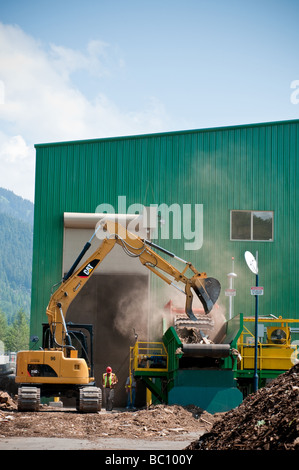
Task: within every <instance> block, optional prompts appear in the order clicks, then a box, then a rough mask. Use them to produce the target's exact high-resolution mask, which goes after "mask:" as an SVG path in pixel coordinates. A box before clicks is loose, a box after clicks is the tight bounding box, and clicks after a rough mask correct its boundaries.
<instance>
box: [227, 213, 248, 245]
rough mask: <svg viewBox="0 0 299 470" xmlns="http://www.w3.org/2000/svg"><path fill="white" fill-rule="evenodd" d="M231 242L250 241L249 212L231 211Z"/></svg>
mask: <svg viewBox="0 0 299 470" xmlns="http://www.w3.org/2000/svg"><path fill="white" fill-rule="evenodd" d="M231 237H232V240H250V239H251V214H250V211H232V233H231Z"/></svg>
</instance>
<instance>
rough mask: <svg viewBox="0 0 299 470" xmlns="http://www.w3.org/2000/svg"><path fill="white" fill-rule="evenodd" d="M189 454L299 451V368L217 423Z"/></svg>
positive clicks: (280, 377)
mask: <svg viewBox="0 0 299 470" xmlns="http://www.w3.org/2000/svg"><path fill="white" fill-rule="evenodd" d="M186 449H188V450H299V364H296V365H295V366H293V367H292V368H291V369H290V370H288V371H287V372H285V373H283V374H281V375H280V376H278V377H277V378H276V379H275V380H273V381H272V382H271V383H270V384H269V385H268V386H266V387H263V388H261V389H259V390H258V391H257V392H256V393H253V394H251V395H249V396H248V397H247V398H246V399H245V400H244V401H243V402H242V403H241V404H240V405H239V406H238V407H237V408H235V409H233V410H231V411H228V412H226V413H225V414H223V415H222V416H221V417H219V419H218V420H216V421H215V423H214V425H213V426H212V428H211V430H210V431H208V432H207V433H205V434H203V435H202V436H201V437H200V438H199V439H198V440H196V441H194V442H192V443H191V444H190V445H189V446H188V447H187V448H186Z"/></svg>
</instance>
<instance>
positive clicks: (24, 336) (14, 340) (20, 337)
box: [6, 309, 29, 352]
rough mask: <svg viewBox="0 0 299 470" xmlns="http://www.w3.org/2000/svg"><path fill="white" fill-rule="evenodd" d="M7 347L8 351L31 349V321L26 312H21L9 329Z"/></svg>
mask: <svg viewBox="0 0 299 470" xmlns="http://www.w3.org/2000/svg"><path fill="white" fill-rule="evenodd" d="M6 346H7V350H8V351H16V352H17V351H20V350H22V349H28V348H29V320H28V316H27V315H26V313H25V312H24V310H22V309H21V310H19V311H18V313H17V314H16V316H15V319H14V321H13V323H12V325H10V326H9V328H8V334H7V341H6Z"/></svg>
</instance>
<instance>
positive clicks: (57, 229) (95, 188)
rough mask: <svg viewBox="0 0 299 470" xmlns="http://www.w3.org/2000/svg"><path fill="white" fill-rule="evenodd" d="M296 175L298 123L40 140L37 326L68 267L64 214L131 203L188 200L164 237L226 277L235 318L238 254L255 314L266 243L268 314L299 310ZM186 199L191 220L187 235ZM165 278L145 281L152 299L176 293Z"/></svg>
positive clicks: (161, 300) (240, 277)
mask: <svg viewBox="0 0 299 470" xmlns="http://www.w3.org/2000/svg"><path fill="white" fill-rule="evenodd" d="M298 180H299V120H295V121H284V122H271V123H261V124H252V125H242V126H232V127H223V128H212V129H200V130H190V131H179V132H168V133H161V134H151V135H140V136H129V137H117V138H107V139H94V140H86V141H74V142H60V143H49V144H38V145H36V189H35V216H34V241H33V277H32V303H31V334H32V335H40V334H41V324H42V322H45V321H46V315H45V309H46V306H47V303H48V301H49V297H50V294H51V288H52V286H53V285H54V284H55V283H57V282H58V281H59V280H60V279H61V276H62V272H63V256H64V249H65V246H64V244H65V222H64V214H65V213H76V214H78V213H79V214H94V213H95V212H96V210H97V207H98V206H99V205H101V204H110V206H111V207H113V208H115V212H119V213H122V212H123V211H124V210H125V211H128V209H130V208H131V209H132V207H133V206H132V205H133V204H141V205H143V206H146V207H149V206H154V205H155V206H158V208H161V207H162V206H163V205H164V206H166V207H167V208H176V209H177V210H178V208H179V209H180V210H181V212H180V214H181V216H182V218H181V219H180V220H178V218H177V217H174V216H171V211H170V212H169V213H168V214H170V220H169V225H170V234H169V237H166V238H165V236H164V235H163V233H162V232H163V223H164V225H165V220H164V221H163V218H165V214H163V213H161V214H159V216H160V217H159V218H158V220H159V223H158V238H157V239H156V240H155V242H156V243H158V244H160V245H162V246H163V247H165V248H166V249H168V250H169V251H171V252H174V253H175V254H176V255H178V256H179V257H181V258H183V259H185V260H188V261H191V262H192V264H193V265H194V266H196V268H197V269H198V270H199V271H205V272H207V273H208V275H209V276H212V277H215V278H217V279H218V280H219V281H220V283H221V285H222V292H221V295H220V298H219V305H221V306H222V307H223V309H224V311H225V312H226V315H227V314H228V300H229V299H228V297H227V296H226V295H225V290H226V289H227V288H228V287H229V284H228V282H229V281H228V277H227V274H228V273H230V272H231V271H232V258H234V271H235V273H236V274H237V278H236V279H235V281H234V289H236V296H235V297H234V305H233V310H234V312H235V313H240V312H242V313H244V315H253V314H254V305H255V304H254V297H253V296H252V295H250V287H251V286H254V285H255V276H254V275H253V274H252V272H251V271H250V270H249V269H248V267H247V265H246V263H245V260H244V253H245V251H247V250H248V251H251V252H252V253H253V254H254V255H255V254H256V252H258V261H259V283H260V286H263V287H264V295H263V296H261V297H260V302H259V311H260V314H261V315H269V314H272V315H276V316H280V315H282V316H283V317H284V318H298V312H299V305H298V302H299V300H298V295H297V284H298V276H299V248H298V243H297V239H298V236H299V216H298V205H297V201H298V198H299V189H298ZM120 196H122V198H121V199H119V197H120ZM124 197H125V198H124ZM120 201H121V202H122V207H121V210H119V209H120V208H119V203H120ZM124 202H125V207H124ZM164 206H163V207H164ZM187 206H188V208H189V209H190V210H191V215H192V217H193V218H192V220H191V222H192V223H191V226H190V227H189V231H188V233H187V234H186V233H185V232H184V220H183V214H184V210H187ZM196 208H197V209H199V208H200V211H201V212H200V214H202V218H201V217H199V219H198V220H195V212H194V211H195V210H196ZM188 220H189V219H188ZM198 221H200V227H199V226H198V223H197V222H198ZM166 222H168V220H167V221H166ZM192 230H193V231H194V230H197V232H196V233H193V240H192V239H191V238H190V237H191V235H192ZM190 234H191V235H190ZM188 237H189V239H188ZM85 241H87V240H85ZM192 241H194V243H193V244H192ZM195 241H197V242H198V243H197V244H196V243H195ZM188 242H189V245H188ZM190 242H191V243H190ZM82 246H83V245H82ZM190 248H191V249H190ZM77 254H78V253H77V252H76V253H75V252H74V253H73V257H74V259H75V257H76V255H77ZM136 262H138V261H136ZM114 274H115V273H114ZM116 274H117V273H116ZM104 277H105V276H104ZM137 277H138V278H140V276H139V275H138V276H137ZM141 277H142V276H141ZM102 280H103V282H104V283H105V281H104V279H102ZM161 282H162V281H161V280H160V279H157V278H153V276H152V275H151V276H150V278H149V283H150V284H149V286H150V287H148V280H147V279H144V284H143V285H144V286H146V288H148V293H149V296H150V302H152V305H153V306H154V307H153V308H157V305H159V306H160V307H161V309H163V307H164V305H165V303H167V301H169V300H170V297H169V296H170V294H169V290H165V289H163V288H162V287H161ZM162 284H163V283H162ZM105 285H106V284H105ZM163 287H164V286H163ZM99 288H101V287H99ZM125 289H127V287H126V288H125ZM112 295H113V294H112ZM81 313H82V310H81ZM82 316H84V314H83V313H82ZM80 320H81V321H85V318H81V319H80ZM97 321H98V322H99V323H101V320H100V319H98V320H97ZM150 323H151V321H149V325H150ZM107 328H108V329H109V325H108V326H107ZM111 328H112V329H113V326H111ZM130 335H131V333H130ZM130 335H129V336H130ZM126 344H127V343H126ZM124 347H125V346H124ZM99 351H100V346H99ZM99 354H100V352H99ZM105 360H106V362H107V361H109V357H106V358H105ZM103 365H104V362H103V363H102V365H101V367H103Z"/></svg>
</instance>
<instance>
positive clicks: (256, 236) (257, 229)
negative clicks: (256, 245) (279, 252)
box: [253, 211, 273, 240]
mask: <svg viewBox="0 0 299 470" xmlns="http://www.w3.org/2000/svg"><path fill="white" fill-rule="evenodd" d="M272 219H273V214H272V212H260V211H259V212H254V213H253V240H272V237H273V235H272V233H273V230H272Z"/></svg>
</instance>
